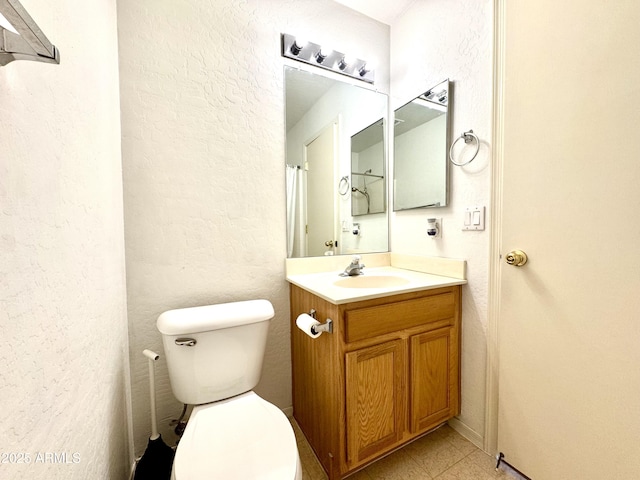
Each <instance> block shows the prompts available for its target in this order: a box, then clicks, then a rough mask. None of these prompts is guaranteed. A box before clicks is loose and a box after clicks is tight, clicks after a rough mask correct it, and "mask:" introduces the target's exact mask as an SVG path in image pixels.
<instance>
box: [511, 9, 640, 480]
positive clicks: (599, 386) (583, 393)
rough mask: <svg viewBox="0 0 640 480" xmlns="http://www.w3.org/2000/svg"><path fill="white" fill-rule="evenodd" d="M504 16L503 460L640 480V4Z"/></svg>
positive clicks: (538, 469) (554, 477)
mask: <svg viewBox="0 0 640 480" xmlns="http://www.w3.org/2000/svg"><path fill="white" fill-rule="evenodd" d="M499 3H501V4H502V6H503V7H506V12H505V16H504V17H503V18H505V19H506V23H504V24H502V25H503V26H506V30H505V32H506V36H505V38H506V40H505V43H504V46H506V52H507V54H506V57H505V58H506V60H505V62H504V74H503V77H502V78H503V81H504V96H503V98H504V117H503V118H502V121H501V122H500V123H501V124H502V127H503V129H504V135H503V138H504V143H503V144H502V147H503V158H504V161H503V182H502V184H503V192H502V193H503V195H502V202H501V203H502V215H501V218H502V234H501V250H500V251H501V254H502V260H501V263H500V265H501V267H500V268H501V280H500V282H501V288H500V316H499V333H498V338H499V406H498V449H499V451H502V452H503V453H504V455H505V457H504V459H505V460H506V461H507V462H509V463H511V464H512V465H514V466H515V467H516V468H518V469H519V470H521V471H522V472H524V473H525V474H526V475H528V476H530V477H531V478H533V479H535V480H563V479H581V480H601V479H614V478H624V479H631V478H636V479H637V478H640V348H639V346H640V317H639V312H640V295H639V292H640V255H639V254H638V250H637V248H638V239H640V221H639V220H638V218H636V215H635V212H636V211H637V210H638V206H640V188H639V185H640V163H638V162H639V160H638V159H640V142H639V141H638V139H637V137H636V135H635V134H632V133H630V132H631V130H629V129H633V128H635V127H636V126H637V125H640V109H638V105H640V88H638V85H640V56H638V55H637V54H631V50H630V49H633V48H636V49H637V46H638V45H640V30H639V29H638V25H640V2H638V1H637V0H627V1H620V2H614V3H610V2H602V1H588V2H584V1H583V0H568V1H566V2H557V1H555V0H539V1H537V2H531V1H528V0H508V1H507V0H504V1H503V2H499ZM503 12H504V10H503ZM549 12H553V14H552V15H550V14H549ZM534 31H535V32H537V33H538V34H536V35H532V32H534ZM632 46H633V47H632ZM550 95H551V96H552V98H551V97H550ZM545 99H546V100H545ZM498 150H500V145H498ZM516 249H521V250H522V251H524V252H525V253H526V254H527V256H528V262H527V263H526V264H525V265H523V266H520V267H516V266H513V265H508V264H507V263H506V262H505V260H506V257H507V254H508V253H509V252H510V251H512V250H516Z"/></svg>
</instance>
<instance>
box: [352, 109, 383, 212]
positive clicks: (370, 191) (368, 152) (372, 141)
mask: <svg viewBox="0 0 640 480" xmlns="http://www.w3.org/2000/svg"><path fill="white" fill-rule="evenodd" d="M384 126H385V123H384V119H382V118H381V119H380V120H379V121H377V122H375V123H373V124H372V125H369V126H368V127H367V128H365V129H364V130H362V131H360V132H358V133H356V134H355V135H353V136H352V137H351V215H353V216H354V217H355V216H358V215H370V214H372V213H383V212H384V210H385V204H386V202H385V195H386V189H385V188H384V186H385V181H384V179H385V177H384V164H385V163H384Z"/></svg>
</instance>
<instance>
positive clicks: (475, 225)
mask: <svg viewBox="0 0 640 480" xmlns="http://www.w3.org/2000/svg"><path fill="white" fill-rule="evenodd" d="M462 230H484V207H477V206H476V207H467V208H466V209H465V211H464V217H463V219H462Z"/></svg>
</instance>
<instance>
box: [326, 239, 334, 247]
mask: <svg viewBox="0 0 640 480" xmlns="http://www.w3.org/2000/svg"><path fill="white" fill-rule="evenodd" d="M324 246H325V247H333V240H327V241H326V242H324Z"/></svg>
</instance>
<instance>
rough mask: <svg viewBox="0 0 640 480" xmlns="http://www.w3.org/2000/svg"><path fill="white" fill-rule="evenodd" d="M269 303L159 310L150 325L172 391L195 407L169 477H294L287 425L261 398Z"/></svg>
mask: <svg viewBox="0 0 640 480" xmlns="http://www.w3.org/2000/svg"><path fill="white" fill-rule="evenodd" d="M273 316H274V311H273V306H272V305H271V303H270V302H268V301H267V300H249V301H244V302H234V303H226V304H220V305H207V306H203V307H191V308H184V309H178V310H170V311H168V312H164V313H163V314H162V315H160V317H158V322H157V327H158V330H159V331H160V333H162V342H163V345H164V351H165V354H166V358H167V366H168V369H169V380H170V382H171V389H172V390H173V393H174V395H175V396H176V398H177V399H178V400H180V401H181V402H183V403H185V404H191V405H194V407H193V410H192V412H191V416H190V417H189V421H188V422H187V426H186V428H185V431H184V434H183V435H182V438H181V440H180V442H179V444H178V448H177V450H176V455H175V459H174V463H173V470H172V473H171V478H172V479H174V480H217V479H220V480H236V479H237V480H258V479H259V480H300V479H301V478H302V468H301V466H300V457H299V455H298V448H297V443H296V438H295V435H294V433H293V428H292V426H291V424H290V423H289V420H288V419H287V417H286V416H285V414H284V413H283V412H282V411H281V410H280V409H279V408H278V407H276V406H275V405H273V404H271V403H269V402H267V401H266V400H264V399H262V398H260V397H259V396H258V395H257V394H256V393H254V392H253V390H252V389H253V388H254V387H255V386H256V385H257V383H258V380H259V379H260V374H261V370H262V361H263V358H264V350H265V346H266V341H267V332H268V322H269V321H270V320H271V319H272V318H273Z"/></svg>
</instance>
